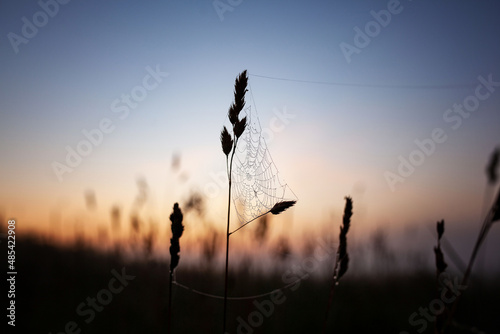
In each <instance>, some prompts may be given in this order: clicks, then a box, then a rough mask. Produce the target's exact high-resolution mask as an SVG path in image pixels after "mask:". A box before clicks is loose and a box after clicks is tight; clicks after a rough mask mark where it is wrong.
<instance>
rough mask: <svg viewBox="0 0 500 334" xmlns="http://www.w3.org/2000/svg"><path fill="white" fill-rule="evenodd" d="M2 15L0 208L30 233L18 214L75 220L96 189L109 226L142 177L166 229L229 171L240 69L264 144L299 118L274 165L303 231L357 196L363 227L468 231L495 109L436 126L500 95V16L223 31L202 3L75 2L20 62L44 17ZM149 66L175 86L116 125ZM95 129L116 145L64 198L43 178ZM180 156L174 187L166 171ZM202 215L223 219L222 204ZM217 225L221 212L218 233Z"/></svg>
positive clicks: (402, 15)
mask: <svg viewBox="0 0 500 334" xmlns="http://www.w3.org/2000/svg"><path fill="white" fill-rule="evenodd" d="M222 2H223V3H226V4H227V3H228V2H226V1H222ZM43 3H53V2H50V1H47V2H43ZM233 3H238V2H233ZM389 4H390V5H389ZM0 6H1V10H0V17H1V19H0V33H1V35H2V39H1V44H0V55H1V59H2V62H1V65H0V66H1V70H2V79H1V80H0V88H1V90H0V94H1V99H0V115H1V122H0V143H1V144H0V153H1V156H2V165H1V166H2V167H1V168H2V173H0V182H1V184H2V185H4V187H2V188H3V189H2V190H1V193H0V198H1V202H2V207H0V209H1V210H2V211H3V212H5V214H7V215H20V216H23V215H26V219H27V220H30V221H31V224H33V225H35V222H34V221H33V220H34V219H35V218H34V217H35V216H34V215H33V214H31V216H30V215H29V214H28V213H27V212H33V211H36V212H39V211H38V210H41V212H43V213H42V214H41V216H42V218H41V219H48V217H49V214H50V212H53V211H54V210H55V211H57V210H62V211H65V212H67V214H66V216H67V217H72V215H73V212H78V210H82V209H81V207H82V206H83V200H82V197H83V195H82V194H83V192H84V191H85V189H89V188H90V189H93V190H95V192H96V193H97V194H98V198H99V199H100V202H99V203H102V204H101V205H100V208H101V209H102V210H103V213H102V214H103V215H105V214H106V213H105V212H107V210H108V209H109V207H110V206H111V205H112V204H113V203H119V204H120V205H123V207H124V208H126V207H129V206H130V204H131V202H132V201H133V199H134V196H135V192H136V186H135V179H136V178H137V177H138V176H144V177H145V178H146V179H147V180H148V183H149V184H150V187H151V191H152V193H153V194H155V196H156V197H155V198H154V204H151V206H152V209H151V210H153V212H154V213H155V214H158V215H159V216H160V217H162V219H163V218H165V217H166V214H168V212H169V211H170V205H166V206H165V205H164V203H170V202H172V201H175V200H177V198H182V196H186V194H187V193H188V192H189V191H190V190H191V189H198V190H200V191H202V192H203V190H204V189H205V186H206V184H207V183H210V182H212V181H213V180H212V179H211V177H210V175H211V173H214V172H218V171H220V170H223V168H224V157H223V155H222V152H220V147H219V140H218V136H219V131H220V129H221V127H222V124H223V123H224V121H225V117H226V112H227V108H228V106H229V104H230V102H231V100H232V89H233V83H234V78H235V77H236V75H237V74H238V73H240V72H241V71H242V70H244V69H247V70H248V71H249V74H250V86H251V93H252V95H253V97H254V101H252V102H251V103H252V106H254V107H255V106H256V107H257V111H258V114H259V118H260V120H261V125H262V126H263V127H265V126H266V125H268V124H270V123H269V122H270V121H271V120H272V119H273V117H275V115H276V114H275V112H276V111H283V110H287V112H288V113H291V114H293V115H294V116H295V118H293V119H292V120H291V121H290V123H289V124H286V127H285V128H284V130H283V131H279V132H277V133H275V136H274V138H273V141H272V143H269V149H270V151H271V154H272V155H273V158H274V161H275V162H276V164H277V166H278V168H279V170H280V172H281V174H282V176H283V177H285V178H286V180H287V182H288V184H289V185H290V186H291V187H292V189H293V190H294V192H295V193H296V194H297V196H298V197H299V204H300V205H298V206H297V208H296V209H294V210H295V211H294V212H295V213H294V214H295V215H297V217H298V218H300V217H301V216H305V215H306V214H307V212H308V211H309V210H310V209H311V207H313V206H314V207H318V208H319V210H317V211H315V212H317V215H318V220H322V219H326V218H327V217H329V213H330V212H332V211H333V212H339V211H340V210H341V207H342V205H343V201H342V198H343V196H344V195H347V194H349V193H352V192H353V191H354V192H355V191H356V189H358V190H359V189H363V195H362V197H361V198H360V199H359V200H358V201H356V198H355V199H354V201H355V203H357V204H358V205H359V208H360V212H365V213H366V214H365V216H364V217H363V219H364V220H365V221H366V222H365V223H366V224H367V225H368V226H369V227H370V228H375V227H377V226H380V225H383V224H386V223H387V224H393V225H398V224H400V225H401V224H403V225H404V224H417V223H419V222H422V221H424V222H429V221H430V222H433V221H435V220H437V219H441V218H448V217H449V219H450V220H452V221H456V222H457V224H458V222H460V223H463V222H465V221H468V220H469V219H470V218H472V217H477V216H478V212H479V211H480V207H481V203H482V194H483V192H484V184H485V180H484V173H483V171H484V165H485V164H486V161H487V159H488V156H489V154H490V153H491V151H492V150H493V148H494V147H495V146H496V145H498V144H499V142H500V138H499V136H498V133H499V131H498V126H499V125H500V116H499V113H498V106H499V102H500V92H492V93H491V95H490V96H489V97H488V98H487V99H485V100H484V101H481V103H480V106H479V108H478V109H477V111H475V112H473V113H472V114H471V116H470V117H469V118H467V119H464V120H463V123H462V125H461V126H460V128H459V129H457V130H453V129H452V128H451V127H450V125H451V124H450V123H446V122H445V121H444V120H443V115H444V113H445V111H446V110H447V109H448V108H451V107H452V106H453V104H455V103H462V102H463V101H464V99H465V98H466V97H468V96H470V95H473V94H474V89H475V87H476V86H477V85H478V84H479V81H478V77H479V76H483V77H484V78H487V77H488V75H491V76H492V78H493V81H500V71H499V63H498V59H500V47H499V43H498V42H497V40H498V36H499V33H500V23H499V21H498V17H497V13H498V9H499V5H498V4H497V3H496V2H495V1H482V2H472V1H440V2H433V1H401V2H400V3H399V5H397V3H396V2H391V1H363V2H361V1H356V2H353V1H336V2H332V1H308V2H306V1H295V2H289V1H279V2H273V3H269V2H267V1H259V0H253V1H245V0H243V1H241V3H240V4H239V5H237V6H234V7H233V8H232V9H233V10H232V11H226V12H224V13H223V20H221V19H220V17H219V15H218V13H217V11H216V10H215V8H214V5H213V3H212V2H211V1H194V0H191V1H164V2H153V1H149V2H139V1H119V2H111V1H109V2H104V3H103V2H102V1H85V2H83V1H74V0H73V1H70V2H69V3H67V4H64V5H63V4H60V5H59V10H58V12H57V13H56V14H55V15H53V17H48V16H46V17H48V21H47V23H46V24H41V25H42V26H41V27H39V28H38V32H37V34H36V35H35V36H34V37H32V38H28V43H26V44H20V45H18V49H19V50H18V52H17V53H16V52H15V51H14V49H15V48H13V46H12V43H11V41H10V40H9V37H8V36H9V33H14V34H17V35H19V36H22V33H23V32H22V27H23V24H24V22H23V17H26V19H27V20H28V21H30V22H33V16H34V15H35V16H36V15H37V14H36V13H38V12H39V11H41V10H42V9H41V7H40V5H39V4H38V3H37V2H34V1H15V2H14V1H10V2H7V3H5V2H4V3H2V4H1V5H0ZM388 6H396V7H395V8H398V12H399V13H398V14H392V15H391V19H390V22H389V23H388V24H387V25H386V27H380V31H379V32H377V34H376V35H375V36H374V37H372V38H371V40H370V43H369V45H368V46H366V47H364V48H360V52H359V53H358V54H353V55H352V58H351V61H350V62H347V61H346V58H345V56H344V54H343V53H342V50H341V48H340V47H339V45H340V44H341V43H348V44H351V45H355V41H354V38H355V30H354V28H355V27H359V28H360V29H361V30H363V31H364V30H365V27H366V24H367V23H369V22H371V21H373V20H374V18H373V16H372V15H371V14H370V12H371V11H375V12H377V13H380V11H381V10H387V8H388ZM51 8H53V7H51ZM38 15H39V17H38V19H40V20H41V19H43V14H42V16H40V14H38ZM11 36H12V35H11ZM11 38H12V37H11ZM148 67H149V68H152V69H155V68H157V67H158V68H159V69H160V71H163V72H168V76H166V77H164V78H163V79H162V81H161V83H159V84H158V86H157V87H156V88H155V89H152V90H151V91H147V96H146V97H145V98H144V100H142V101H140V102H139V103H138V106H137V107H136V108H135V109H133V110H132V109H131V110H130V114H129V115H128V116H127V117H126V118H125V119H120V118H119V114H118V113H114V112H113V110H112V108H111V105H112V103H113V101H115V100H116V99H120V98H121V97H122V94H129V95H130V94H131V93H132V91H133V90H134V88H135V87H137V86H140V85H142V83H143V80H144V78H145V76H147V75H148V73H149V72H148V70H147V68H148ZM253 74H255V75H261V76H267V77H273V78H284V79H297V80H305V81H311V82H308V83H306V82H298V81H285V80H274V79H269V78H263V77H259V76H253ZM313 82H327V83H331V84H318V83H313ZM455 85H464V86H463V87H455V88H453V87H450V86H455ZM249 103H250V102H249ZM103 119H109V120H110V121H111V122H112V126H114V128H113V131H112V132H111V133H109V134H105V135H104V136H103V139H102V143H101V144H99V145H98V146H97V147H93V148H92V152H91V154H89V156H87V157H85V158H84V159H83V161H82V163H81V164H80V165H78V166H77V167H76V168H74V171H73V172H72V173H66V174H64V177H63V179H64V180H63V182H59V181H58V178H57V177H56V175H55V173H54V170H53V167H52V164H53V162H54V161H57V162H61V163H63V162H64V159H65V157H66V154H67V152H66V149H65V147H66V146H68V145H69V146H70V147H72V148H76V146H77V145H78V143H79V142H80V141H81V140H84V139H85V137H84V136H83V135H82V130H84V129H86V130H88V131H90V130H91V129H94V128H96V127H98V126H99V123H100V122H101V121H102V120H103ZM435 128H442V129H444V130H445V132H446V134H447V136H448V137H447V140H446V141H445V142H444V143H442V144H439V145H437V146H436V151H435V153H434V154H432V155H431V156H429V157H426V158H425V162H424V163H423V164H422V165H421V166H418V167H417V168H416V170H415V172H414V173H413V174H412V175H411V176H410V177H408V178H407V179H406V181H405V182H404V183H398V185H397V187H396V190H395V191H394V192H392V191H391V190H390V187H389V186H388V185H387V182H386V180H385V179H384V172H386V171H391V172H395V171H396V169H397V168H398V163H399V161H398V156H399V155H402V156H404V157H408V156H409V155H410V153H411V152H412V151H413V150H415V149H416V146H415V143H414V141H415V140H416V139H420V140H423V139H424V138H428V137H429V136H430V135H431V132H432V130H433V129H435ZM176 152H179V153H180V154H181V156H182V169H183V173H184V174H183V175H184V176H185V178H184V179H183V180H184V181H180V178H179V177H178V176H177V175H174V173H173V172H172V171H171V170H170V162H171V157H172V155H173V154H175V153H176ZM304 175H306V176H307V177H304ZM210 200H211V201H213V203H219V202H220V203H223V202H224V192H221V194H220V196H218V197H217V198H211V199H210ZM217 205H218V204H214V205H213V207H216V208H217V207H218V206H217ZM395 207H396V208H397V210H396V211H394V208H395ZM63 208H67V209H63ZM223 211H224V210H219V209H214V212H213V217H214V218H213V219H215V220H217V219H220V215H221V212H223ZM38 216H40V215H38ZM63 216H64V215H63ZM37 219H38V218H37ZM102 219H103V220H104V218H102ZM165 219H166V218H165ZM360 219H361V218H360ZM41 226H46V225H43V224H41ZM295 227H296V228H297V229H300V228H303V227H301V226H300V224H299V223H296V225H295Z"/></svg>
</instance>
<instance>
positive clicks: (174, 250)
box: [169, 203, 184, 271]
mask: <svg viewBox="0 0 500 334" xmlns="http://www.w3.org/2000/svg"><path fill="white" fill-rule="evenodd" d="M182 218H183V217H182V211H181V209H180V208H179V204H177V203H175V204H174V211H173V212H172V214H171V215H170V221H171V222H172V224H171V226H170V227H171V229H172V238H171V239H170V249H169V250H170V271H173V270H174V269H175V267H177V265H178V264H179V259H180V256H179V253H180V251H181V247H180V244H179V239H180V237H181V236H182V232H184V225H182Z"/></svg>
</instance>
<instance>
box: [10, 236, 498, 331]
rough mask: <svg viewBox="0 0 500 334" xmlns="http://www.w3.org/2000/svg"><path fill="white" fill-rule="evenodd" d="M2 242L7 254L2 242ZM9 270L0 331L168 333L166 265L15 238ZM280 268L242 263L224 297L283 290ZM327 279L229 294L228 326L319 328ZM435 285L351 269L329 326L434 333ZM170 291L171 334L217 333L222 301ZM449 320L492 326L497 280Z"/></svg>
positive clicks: (213, 282) (470, 292)
mask: <svg viewBox="0 0 500 334" xmlns="http://www.w3.org/2000/svg"><path fill="white" fill-rule="evenodd" d="M1 248H2V253H4V254H6V247H5V243H2V245H1ZM4 251H5V252H4ZM16 269H17V273H18V274H17V277H16V283H15V297H16V298H15V302H16V319H15V324H16V326H15V331H12V329H13V327H11V326H7V325H6V324H5V323H6V322H7V320H8V319H6V315H3V316H2V318H3V322H4V324H2V327H3V328H7V330H6V331H2V332H4V333H10V332H14V333H53V334H56V333H57V334H59V333H166V332H167V326H166V323H167V301H168V264H167V263H158V262H152V261H149V262H148V261H135V262H128V261H125V260H124V259H123V258H122V257H121V256H119V255H117V254H107V255H103V254H99V253H96V252H94V251H91V250H89V249H86V248H85V247H75V248H71V249H60V248H56V247H53V246H50V245H47V244H44V243H41V242H37V241H34V239H25V240H18V241H17V244H16ZM284 269H286V268H285V267H283V266H282V267H280V270H278V272H279V274H278V273H277V274H275V275H267V276H264V275H255V274H253V275H252V274H250V273H249V272H248V271H247V270H245V269H240V270H239V271H238V272H237V273H233V274H232V275H231V279H230V291H231V295H232V296H249V295H258V294H262V293H265V292H269V291H273V290H274V289H279V288H282V287H284V286H286V283H289V282H290V281H292V278H293V277H294V276H293V275H288V277H283V274H284V273H285V272H286V270H285V271H284ZM5 272H6V270H4V274H3V275H5ZM132 276H133V277H132ZM4 277H5V276H4ZM6 278H7V277H5V279H4V280H3V282H6ZM177 280H178V281H179V283H182V284H185V285H187V286H189V287H191V288H192V289H197V290H199V291H204V292H209V293H211V294H214V295H222V293H223V282H222V275H221V274H220V273H214V272H212V271H211V270H209V269H186V268H183V267H182V263H181V266H179V269H178V273H177ZM330 282H331V281H330V280H329V279H327V278H326V277H325V279H323V280H321V279H317V278H312V277H309V278H306V279H304V280H302V281H301V282H300V283H298V284H295V285H291V286H290V285H289V286H286V287H284V288H282V290H280V291H279V292H275V293H274V294H272V295H267V296H262V297H255V298H250V299H244V300H231V301H230V302H229V312H228V331H227V332H228V333H321V327H322V324H323V319H324V316H325V309H326V304H327V301H328V293H329V291H330ZM2 286H4V288H3V289H2V290H3V291H2V296H3V297H2V309H3V310H4V312H5V313H6V314H7V312H8V311H6V308H7V307H8V305H7V298H6V295H7V291H8V286H7V285H5V283H3V284H2ZM435 289H436V281H435V277H434V275H433V274H432V273H430V272H429V273H422V272H419V273H411V274H410V273H408V274H404V275H403V274H398V275H390V276H388V275H384V276H378V277H377V278H375V277H358V276H355V275H351V276H349V273H348V274H346V276H345V277H344V278H343V281H342V282H341V284H340V285H339V286H338V289H337V290H336V293H335V299H334V303H333V307H332V309H331V311H330V316H329V321H328V332H329V333H333V332H335V333H401V332H403V333H404V332H408V333H432V332H433V326H434V323H433V318H431V316H432V310H436V309H439V307H440V306H441V305H442V304H443V301H440V298H439V297H437V296H436V292H435ZM458 289H459V290H460V288H459V287H458ZM173 296H174V298H173V305H174V308H173V312H172V333H221V332H222V325H221V324H222V309H223V301H222V300H220V299H217V298H213V297H209V296H203V295H200V294H198V293H195V292H193V291H190V290H186V289H184V288H182V287H179V286H174V294H173ZM415 312H416V314H414V313H415ZM426 312H427V313H426ZM412 314H413V318H412V320H411V321H410V320H409V318H410V317H411V316H412ZM427 314H429V315H427ZM426 317H428V319H426ZM456 319H457V321H458V322H459V323H460V325H461V326H463V327H462V329H458V328H455V329H454V331H453V333H478V331H477V330H481V331H484V332H485V333H499V332H500V280H499V279H498V277H497V278H496V279H488V280H486V279H484V278H483V279H482V278H477V277H475V279H474V281H473V282H471V285H470V286H469V287H468V289H467V290H466V291H465V292H464V296H463V299H462V300H461V303H460V306H459V308H458V312H457V316H456ZM424 328H425V329H424ZM465 328H468V329H465Z"/></svg>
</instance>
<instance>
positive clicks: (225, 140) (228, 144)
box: [220, 126, 233, 156]
mask: <svg viewBox="0 0 500 334" xmlns="http://www.w3.org/2000/svg"><path fill="white" fill-rule="evenodd" d="M220 142H221V144H222V152H224V154H225V155H226V156H228V155H229V153H231V150H232V148H233V138H231V135H230V134H229V132H228V131H227V128H226V127H225V126H224V128H223V129H222V131H221V133H220Z"/></svg>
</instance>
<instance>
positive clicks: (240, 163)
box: [232, 106, 296, 224]
mask: <svg viewBox="0 0 500 334" xmlns="http://www.w3.org/2000/svg"><path fill="white" fill-rule="evenodd" d="M244 111H245V113H246V117H247V127H246V129H245V131H244V132H243V134H242V135H241V137H240V138H239V140H238V145H237V148H236V153H235V156H234V158H235V160H234V162H233V163H234V165H233V172H232V181H233V189H232V192H233V196H232V197H233V203H234V207H235V208H236V213H237V215H238V220H239V222H240V224H245V223H247V222H249V221H251V220H253V219H255V218H257V217H258V216H260V215H263V214H265V213H266V212H268V211H269V210H271V208H272V207H273V206H274V205H275V204H276V203H278V202H281V201H284V200H290V199H291V200H295V199H296V196H295V194H294V193H293V191H292V190H291V189H290V188H289V187H288V185H287V184H286V183H285V182H284V180H281V179H280V178H279V171H278V168H276V165H275V164H274V161H273V159H272V158H271V155H270V153H269V150H268V149H267V145H266V141H265V139H264V137H263V134H262V128H261V126H260V122H259V118H258V116H257V113H256V112H255V111H253V110H252V108H251V106H248V107H246V108H245V109H244Z"/></svg>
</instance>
